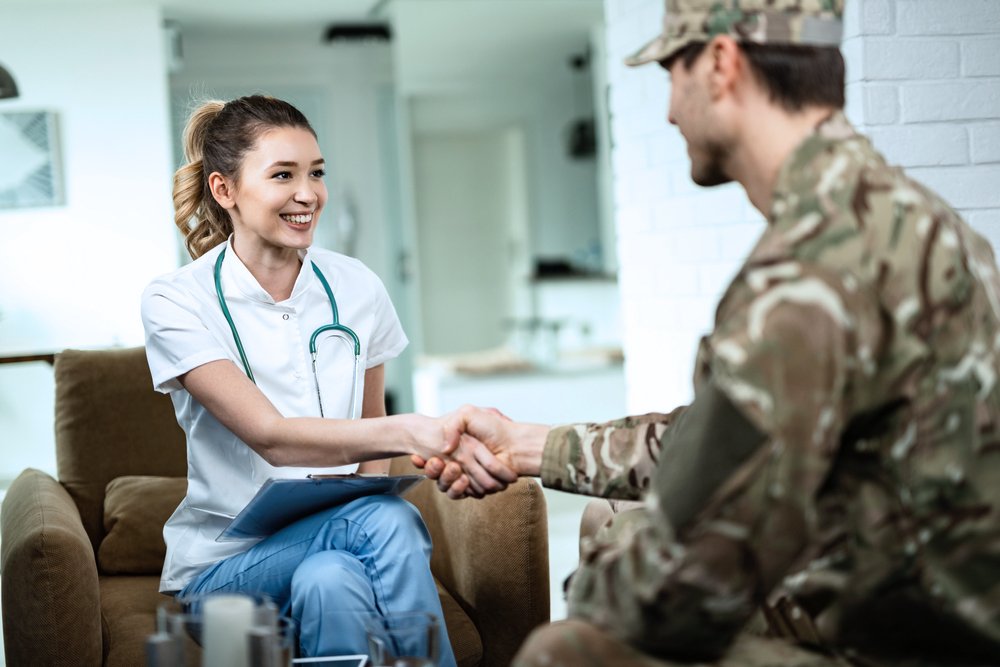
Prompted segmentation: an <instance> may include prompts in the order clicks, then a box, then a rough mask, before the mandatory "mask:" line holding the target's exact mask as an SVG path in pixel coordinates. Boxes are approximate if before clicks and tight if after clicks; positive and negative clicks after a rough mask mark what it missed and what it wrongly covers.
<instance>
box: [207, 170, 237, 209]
mask: <svg viewBox="0 0 1000 667" xmlns="http://www.w3.org/2000/svg"><path fill="white" fill-rule="evenodd" d="M208 189H209V191H210V192H211V193H212V197H213V198H214V199H215V201H217V202H218V203H219V206H221V207H222V208H224V209H227V210H228V209H231V208H233V207H235V206H236V199H235V197H236V186H235V184H234V183H233V182H232V181H231V180H229V179H228V178H226V177H225V176H223V175H222V174H220V173H219V172H217V171H213V172H212V173H211V174H209V175H208Z"/></svg>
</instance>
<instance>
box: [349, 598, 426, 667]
mask: <svg viewBox="0 0 1000 667" xmlns="http://www.w3.org/2000/svg"><path fill="white" fill-rule="evenodd" d="M365 630H366V632H367V635H368V654H369V657H370V658H371V660H372V664H373V665H375V666H376V667H437V664H438V659H439V657H440V655H441V621H440V620H438V617H437V616H435V615H434V614H432V613H430V612H422V611H415V612H407V613H400V614H389V615H387V616H381V615H371V616H368V617H367V618H366V619H365Z"/></svg>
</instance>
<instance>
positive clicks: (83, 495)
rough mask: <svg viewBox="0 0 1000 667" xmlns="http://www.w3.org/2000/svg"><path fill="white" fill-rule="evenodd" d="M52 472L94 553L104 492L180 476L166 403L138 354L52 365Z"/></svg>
mask: <svg viewBox="0 0 1000 667" xmlns="http://www.w3.org/2000/svg"><path fill="white" fill-rule="evenodd" d="M55 385H56V402H55V413H56V414H55V438H56V467H57V471H58V476H59V481H60V482H61V483H62V484H63V486H64V487H65V488H66V490H67V491H69V494H70V495H71V496H72V498H73V500H74V501H75V502H76V505H77V507H78V508H79V510H80V517H81V519H82V520H83V526H84V528H85V529H86V531H87V535H88V536H89V537H90V541H91V543H92V544H93V545H94V548H95V550H96V548H97V546H98V545H99V544H100V542H101V540H102V539H103V537H104V520H103V512H104V490H105V487H106V486H107V484H108V482H110V481H111V480H113V479H115V478H117V477H122V476H125V475H158V476H171V477H184V476H185V475H187V454H186V449H185V444H184V433H183V431H181V429H180V427H179V426H178V425H177V420H176V419H175V418H174V409H173V406H172V405H171V402H170V398H169V397H167V396H164V395H162V394H159V393H157V392H155V391H153V383H152V379H151V377H150V373H149V366H148V365H147V363H146V353H145V349H144V348H142V347H135V348H128V349H117V350H94V351H89V350H88V351H83V350H66V351H64V352H62V353H60V354H58V355H56V361H55Z"/></svg>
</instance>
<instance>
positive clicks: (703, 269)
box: [605, 0, 1000, 412]
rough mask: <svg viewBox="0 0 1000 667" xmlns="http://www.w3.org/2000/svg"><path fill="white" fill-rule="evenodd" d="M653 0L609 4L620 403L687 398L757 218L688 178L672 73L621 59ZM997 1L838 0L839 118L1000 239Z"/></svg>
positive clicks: (658, 6)
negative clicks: (703, 342) (842, 107)
mask: <svg viewBox="0 0 1000 667" xmlns="http://www.w3.org/2000/svg"><path fill="white" fill-rule="evenodd" d="M662 12H663V2H662V0H605V23H606V27H607V32H606V34H607V51H608V62H607V68H608V79H609V82H610V87H611V91H610V112H611V116H612V119H611V121H612V139H613V144H614V149H613V153H612V162H613V173H614V193H615V194H614V202H615V203H614V206H615V220H616V226H617V230H618V260H619V265H620V267H621V269H620V274H619V276H620V285H621V295H622V315H623V329H624V346H625V359H626V379H627V383H628V387H629V399H628V404H629V410H630V411H631V412H644V411H648V410H664V409H669V408H671V407H673V406H674V405H677V404H679V403H684V402H687V401H689V400H690V398H691V391H692V390H691V381H690V378H691V374H692V372H693V363H694V355H695V350H696V346H697V341H698V337H699V336H700V335H702V334H704V333H706V332H708V331H709V330H710V328H711V324H712V316H713V314H714V313H713V309H714V306H715V304H716V303H717V301H718V299H719V297H720V296H721V292H722V290H723V289H724V288H725V286H726V284H727V283H728V281H729V280H730V279H731V277H732V275H733V274H735V272H736V270H737V269H738V267H739V265H740V263H741V262H742V259H743V258H744V257H745V255H746V254H747V252H749V249H750V246H751V244H752V242H753V240H754V239H755V238H756V237H757V236H758V234H759V233H760V232H761V230H762V225H763V224H764V222H763V218H762V217H761V216H760V214H758V213H757V212H756V211H755V210H754V209H752V208H751V207H750V206H749V204H748V203H747V201H746V197H745V195H744V193H743V191H742V190H741V189H740V188H739V187H738V186H735V185H728V186H724V187H721V188H712V189H702V188H698V187H696V186H694V185H693V184H691V181H690V178H689V163H688V159H687V156H686V151H685V146H684V142H683V139H682V138H681V136H680V134H679V132H678V131H677V130H676V128H673V127H671V126H669V125H667V123H666V109H667V102H668V95H669V92H670V85H669V77H668V76H667V75H666V73H665V72H663V70H662V69H660V68H659V67H657V66H656V65H647V66H645V67H640V68H638V69H630V68H627V67H625V66H624V65H623V64H622V61H623V60H624V58H625V57H626V56H627V55H629V54H631V53H632V52H634V51H635V50H636V49H637V48H638V47H639V46H641V45H642V44H644V43H645V42H646V41H647V40H648V39H650V38H651V37H652V36H653V33H654V32H655V31H656V30H657V28H658V26H659V25H660V21H661V18H662ZM998 50H1000V3H998V2H996V1H995V0H950V1H949V2H939V1H938V0H863V2H859V1H858V0H854V1H852V0H848V3H847V14H846V16H845V39H844V46H843V51H844V54H845V57H846V59H847V68H848V82H849V84H848V116H849V117H850V118H851V119H852V121H853V122H854V123H856V124H857V125H858V126H859V127H860V128H861V129H862V130H863V131H866V132H870V134H871V136H872V137H873V139H874V142H875V145H876V147H878V148H879V149H880V150H882V151H884V153H885V154H886V155H887V157H888V158H889V160H890V161H891V162H894V163H897V164H900V165H901V166H904V167H906V168H907V170H908V172H909V173H910V174H912V175H913V176H914V177H916V178H917V179H919V180H921V181H923V182H925V183H926V184H927V185H929V186H930V187H932V188H933V189H935V190H937V191H938V192H940V193H941V194H942V195H943V196H944V197H945V198H946V199H947V200H948V201H950V202H951V204H952V205H953V206H955V207H956V208H957V209H958V210H959V211H960V212H961V213H962V214H963V215H964V216H965V217H966V219H967V220H969V222H970V223H971V224H972V225H973V226H975V227H976V228H977V229H979V230H980V231H982V232H984V233H985V234H987V235H988V236H989V238H991V239H992V240H993V242H994V245H997V242H998V241H1000V188H998V187H997V183H1000V59H998V57H997V53H998Z"/></svg>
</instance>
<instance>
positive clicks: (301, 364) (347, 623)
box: [142, 95, 514, 666]
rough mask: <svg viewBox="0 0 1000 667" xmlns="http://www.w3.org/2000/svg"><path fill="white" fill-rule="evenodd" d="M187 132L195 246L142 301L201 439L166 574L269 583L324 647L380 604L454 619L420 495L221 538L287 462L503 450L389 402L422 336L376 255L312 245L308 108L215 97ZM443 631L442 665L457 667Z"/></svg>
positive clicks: (181, 199) (325, 469) (169, 380)
mask: <svg viewBox="0 0 1000 667" xmlns="http://www.w3.org/2000/svg"><path fill="white" fill-rule="evenodd" d="M184 143H185V155H186V158H187V164H185V165H184V166H182V167H181V168H180V169H179V170H178V171H177V174H176V176H175V179H174V205H175V209H176V214H175V223H176V224H177V226H178V227H179V228H180V229H181V231H182V232H184V234H185V240H186V244H187V247H188V250H189V251H190V253H191V256H192V257H193V258H194V261H193V262H191V263H190V264H188V265H187V266H184V267H182V268H180V269H178V270H176V271H174V272H172V273H169V274H167V275H165V276H162V277H160V278H158V279H156V280H154V281H153V282H152V283H151V284H150V285H149V287H148V288H147V289H146V291H145V293H144V295H143V301H142V315H143V324H144V326H145V329H146V354H147V357H148V360H149V365H150V369H151V371H152V377H153V383H154V386H155V387H156V389H157V390H158V391H161V392H164V393H169V394H170V395H171V398H172V400H173V404H174V408H175V411H176V415H177V421H178V423H179V424H180V426H181V427H182V429H183V430H184V432H185V434H186V436H187V447H188V464H189V465H188V486H187V493H186V496H185V498H184V499H183V501H182V502H181V504H180V505H179V506H178V508H177V509H176V511H175V512H174V513H173V515H172V516H171V517H170V519H169V520H168V521H167V523H166V526H165V527H164V540H165V542H166V545H167V555H166V560H165V562H164V566H163V573H162V578H161V582H160V588H161V590H162V591H163V592H168V593H178V594H179V595H181V596H183V597H193V596H198V595H202V594H206V593H210V592H212V593H214V592H236V593H245V594H250V595H260V594H264V595H267V596H268V597H270V598H271V599H272V600H274V601H275V602H276V603H277V604H278V605H279V606H280V607H282V611H283V612H287V613H289V614H290V615H291V616H292V617H293V618H294V619H295V621H296V624H297V627H298V628H299V629H300V637H299V644H300V646H301V650H302V652H303V653H304V654H305V655H306V656H316V655H334V654H343V653H362V652H364V651H365V649H366V645H365V639H364V638H365V632H364V629H363V627H362V620H363V617H364V615H365V613H371V614H374V613H388V612H389V611H392V612H404V611H425V612H431V613H434V614H436V615H437V616H438V617H439V618H441V617H443V614H442V610H441V604H440V600H439V598H438V594H437V591H436V588H435V584H434V580H433V578H432V576H431V573H430V567H429V560H428V557H429V554H430V540H429V537H428V535H427V530H426V528H425V527H424V524H423V522H422V520H421V518H420V515H419V513H417V511H416V510H415V509H414V508H413V507H412V506H411V505H409V504H408V503H406V502H405V501H403V500H401V499H399V498H397V497H394V496H369V497H365V498H360V499H357V500H353V501H350V502H347V503H345V504H343V505H339V506H336V507H332V508H328V509H326V510H322V511H320V512H318V513H316V514H314V515H312V516H309V517H306V518H304V519H302V520H300V521H298V522H296V523H292V524H291V525H289V526H286V527H284V528H282V529H281V530H279V531H278V532H276V533H274V534H273V535H270V536H268V537H266V538H264V539H263V540H260V541H258V540H255V539H249V540H235V541H226V542H217V541H216V540H215V538H216V536H218V535H219V533H220V532H221V529H222V528H224V524H225V520H224V519H221V518H220V516H225V515H228V516H235V515H236V514H238V513H239V512H240V510H241V509H242V508H243V507H244V506H245V505H246V504H247V502H248V501H249V500H250V499H251V498H252V497H253V496H254V494H255V493H256V491H257V490H258V489H259V488H260V487H261V485H262V484H263V483H264V482H265V481H266V480H268V479H271V478H303V477H306V476H307V475H309V474H330V473H351V472H354V471H358V470H360V471H361V472H363V473H384V472H386V471H387V470H388V461H386V460H385V457H387V456H392V455H397V454H421V455H422V456H426V455H427V454H433V453H439V454H441V455H448V454H452V455H455V456H458V457H463V456H465V457H477V459H476V460H480V461H484V462H486V463H485V464H484V465H485V466H486V467H492V466H493V465H494V464H495V462H496V460H495V459H494V458H493V457H492V454H490V453H489V452H488V451H487V450H486V449H485V447H483V446H482V445H481V444H479V443H477V442H474V441H469V442H466V441H465V440H463V441H462V443H461V445H460V444H459V434H458V432H457V431H455V429H454V428H453V427H451V426H450V423H449V421H448V420H447V419H431V418H428V417H421V416H418V415H395V416H392V417H387V416H386V410H385V402H384V371H383V365H384V363H385V362H386V361H388V360H390V359H392V358H394V357H396V356H397V355H398V354H399V353H400V352H401V351H402V350H403V348H405V347H406V344H407V339H406V336H405V334H404V333H403V330H402V327H401V326H400V323H399V319H398V318H397V316H396V312H395V309H394V308H393V306H392V303H391V302H390V300H389V297H388V295H387V293H386V290H385V288H384V286H383V285H382V282H381V281H380V280H379V278H378V277H377V276H375V274H374V273H373V272H372V271H370V270H369V269H368V268H367V267H365V266H364V265H363V264H362V263H361V262H359V261H358V260H356V259H354V258H351V257H347V256H345V255H341V254H338V253H334V252H331V251H328V250H324V249H321V248H315V247H312V242H313V235H314V231H315V229H316V225H317V224H318V223H319V220H320V215H321V213H322V211H323V207H324V205H325V204H326V201H327V189H326V185H325V184H324V182H323V176H324V164H325V163H324V160H323V156H322V154H321V152H320V149H319V145H318V143H317V141H316V134H315V132H314V131H313V129H312V127H311V126H310V125H309V123H308V121H307V120H306V118H305V116H303V115H302V114H301V113H300V112H299V111H298V110H297V109H296V108H295V107H293V106H292V105H290V104H288V103H287V102H284V101H282V100H278V99H275V98H273V97H265V96H261V95H254V96H249V97H241V98H238V99H235V100H232V101H230V102H226V103H223V102H207V103H205V104H203V105H202V106H200V107H199V108H198V109H196V110H195V111H194V113H193V114H192V116H191V118H190V120H189V122H188V125H187V128H186V129H185V133H184ZM331 311H332V315H331ZM331 317H332V322H331ZM341 320H343V321H344V322H345V323H349V324H350V327H351V328H348V327H347V326H346V325H341V324H340V321H341ZM234 362H236V363H234ZM310 366H311V368H312V372H311V373H310V371H309V368H310ZM251 367H252V369H251ZM360 369H364V370H363V372H362V371H361V370H360ZM359 397H360V405H359V400H358V399H359ZM358 408H360V409H358ZM358 417H361V419H358ZM492 472H493V473H497V474H500V475H503V474H504V472H505V469H493V470H492ZM470 474H472V473H470ZM475 476H478V478H479V480H480V482H479V483H480V484H481V485H482V487H481V488H484V489H486V488H488V487H490V486H496V487H502V486H505V484H504V483H503V482H496V481H494V480H493V477H492V476H491V475H490V474H488V473H487V471H486V470H485V469H482V468H481V469H480V470H479V471H478V472H477V473H476V475H475ZM507 479H508V481H513V479H514V477H513V474H507ZM220 522H221V523H220ZM329 627H337V628H339V629H340V630H341V631H340V632H337V633H330V632H323V631H322V629H323V628H329ZM441 633H442V637H441V638H442V642H441V645H442V649H443V651H442V663H441V664H442V665H446V666H447V665H454V656H453V655H452V651H451V647H450V644H449V643H448V640H447V632H446V630H445V629H444V628H443V627H442V629H441Z"/></svg>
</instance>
